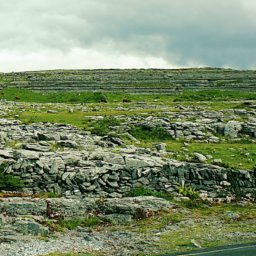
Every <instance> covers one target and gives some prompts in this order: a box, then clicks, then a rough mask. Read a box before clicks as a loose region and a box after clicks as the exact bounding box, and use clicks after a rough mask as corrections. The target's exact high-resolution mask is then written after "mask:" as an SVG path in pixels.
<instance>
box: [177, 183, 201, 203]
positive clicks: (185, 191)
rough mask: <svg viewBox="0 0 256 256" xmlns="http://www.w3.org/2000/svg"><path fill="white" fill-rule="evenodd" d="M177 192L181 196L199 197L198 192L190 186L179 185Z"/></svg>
mask: <svg viewBox="0 0 256 256" xmlns="http://www.w3.org/2000/svg"><path fill="white" fill-rule="evenodd" d="M179 193H180V194H181V195H183V196H186V197H189V198H190V199H191V200H196V199H198V198H199V193H198V192H197V191H196V190H195V189H194V188H192V187H186V186H181V187H180V188H179Z"/></svg>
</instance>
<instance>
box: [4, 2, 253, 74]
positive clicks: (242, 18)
mask: <svg viewBox="0 0 256 256" xmlns="http://www.w3.org/2000/svg"><path fill="white" fill-rule="evenodd" d="M255 12H256V4H255V1H254V0H222V1H220V0H189V1H188V0H179V1H177V0H175V1H174V0H147V1H143V0H136V1H135V0H104V1H103V0H72V1H71V0H43V1H42V0H23V1H20V0H8V1H6V0H5V1H4V0H0V22H1V24H2V25H1V28H0V32H1V33H0V51H1V52H2V53H4V54H3V56H5V57H6V56H8V54H7V53H8V52H14V55H12V57H13V56H14V57H13V58H14V59H13V61H15V54H16V55H19V56H21V55H22V56H27V55H29V54H30V55H31V54H39V55H40V54H41V53H44V65H47V58H48V57H47V54H49V55H51V56H54V55H56V58H58V57H59V58H64V59H65V61H66V63H68V61H69V60H68V58H70V63H72V54H73V51H74V49H80V50H81V52H82V51H83V50H86V51H87V52H86V54H87V55H85V56H88V60H87V62H86V65H87V66H88V67H90V58H92V56H95V55H97V56H98V57H99V56H101V55H104V56H108V57H107V59H108V60H110V62H111V59H113V60H114V59H115V58H118V56H128V57H129V56H132V58H135V59H136V63H137V64H136V66H140V60H141V66H142V67H143V66H144V65H145V62H143V60H144V59H145V58H151V62H150V63H151V64H150V65H151V66H152V65H154V61H153V60H154V59H156V60H161V63H164V64H162V65H166V66H197V65H200V66H219V67H223V66H230V67H235V68H253V67H256V18H255ZM88 51H91V52H93V54H90V53H89V52H88ZM84 54H85V53H84ZM78 55H79V54H78ZM51 56H49V61H50V57H51ZM0 57H1V58H2V56H1V55H0ZM7 58H8V57H7ZM122 58H123V57H122ZM105 59H106V58H103V59H102V60H105ZM128 59H129V58H128ZM60 61H61V60H60ZM80 61H81V60H80ZM94 61H95V60H94ZM100 61H101V59H100V57H99V62H100ZM122 62H123V60H122ZM0 63H2V61H1V60H0ZM8 63H9V64H8V65H9V66H10V68H12V65H11V61H10V60H9V62H8ZM157 63H159V61H156V64H155V66H156V67H158V64H157ZM76 64H77V63H76ZM83 65H84V63H81V68H82V67H83ZM115 65H116V66H118V61H117V62H116V63H115ZM162 65H161V66H162ZM92 66H93V65H92ZM123 66H125V65H124V64H123V63H122V65H121V64H120V67H123ZM127 66H129V67H130V66H131V63H129V60H127ZM146 66H147V65H146ZM13 67H14V68H17V65H14V66H13ZM76 67H79V65H76ZM104 67H107V66H106V65H105V66H104ZM109 67H111V64H109ZM28 68H29V67H28ZM35 68H36V66H35ZM45 68H47V67H46V66H45ZM31 69H33V65H32V64H31Z"/></svg>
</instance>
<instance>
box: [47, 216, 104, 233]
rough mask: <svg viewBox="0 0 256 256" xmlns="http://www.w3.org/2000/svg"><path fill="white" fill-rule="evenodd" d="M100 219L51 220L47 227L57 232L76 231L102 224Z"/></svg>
mask: <svg viewBox="0 0 256 256" xmlns="http://www.w3.org/2000/svg"><path fill="white" fill-rule="evenodd" d="M102 223H103V222H102V220H101V219H99V218H98V217H94V216H92V217H91V216H89V217H86V218H72V219H61V218H60V219H59V220H57V221H52V220H49V221H47V222H45V225H47V226H49V227H50V228H52V229H53V230H56V231H65V229H69V230H74V229H76V228H77V227H93V226H98V225H100V224H102Z"/></svg>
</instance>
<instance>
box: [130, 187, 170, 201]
mask: <svg viewBox="0 0 256 256" xmlns="http://www.w3.org/2000/svg"><path fill="white" fill-rule="evenodd" d="M125 196H126V197H137V196H154V197H159V198H164V199H166V200H172V199H173V196H172V195H171V194H168V193H166V192H160V191H155V190H152V189H150V188H145V187H137V188H134V189H132V190H131V191H130V192H128V193H126V194H125Z"/></svg>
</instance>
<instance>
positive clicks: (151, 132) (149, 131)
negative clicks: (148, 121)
mask: <svg viewBox="0 0 256 256" xmlns="http://www.w3.org/2000/svg"><path fill="white" fill-rule="evenodd" d="M130 133H131V134H132V135H133V136H134V137H135V138H136V139H139V140H144V141H159V140H168V139H171V138H172V137H171V135H170V134H169V133H168V132H167V131H166V130H165V129H164V128H162V127H161V126H157V127H148V126H139V127H138V126H134V127H132V129H131V130H130Z"/></svg>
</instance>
